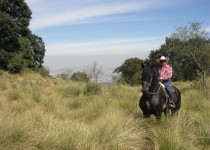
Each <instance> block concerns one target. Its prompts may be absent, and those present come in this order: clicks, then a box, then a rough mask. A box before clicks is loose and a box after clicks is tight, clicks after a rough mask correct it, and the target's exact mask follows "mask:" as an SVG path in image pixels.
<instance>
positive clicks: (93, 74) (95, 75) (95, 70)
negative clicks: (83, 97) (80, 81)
mask: <svg viewBox="0 0 210 150" xmlns="http://www.w3.org/2000/svg"><path fill="white" fill-rule="evenodd" d="M86 72H87V74H88V77H89V79H92V80H93V81H94V82H96V83H97V82H98V79H99V77H100V76H101V75H103V69H102V66H99V64H98V63H97V62H96V61H94V62H93V64H92V65H91V66H87V68H86Z"/></svg>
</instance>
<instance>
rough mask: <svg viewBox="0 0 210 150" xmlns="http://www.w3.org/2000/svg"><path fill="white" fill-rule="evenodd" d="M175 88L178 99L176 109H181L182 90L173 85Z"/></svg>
mask: <svg viewBox="0 0 210 150" xmlns="http://www.w3.org/2000/svg"><path fill="white" fill-rule="evenodd" d="M172 88H173V90H174V95H175V97H176V101H175V104H176V110H179V109H180V107H181V92H180V90H179V89H178V88H177V87H175V86H172Z"/></svg>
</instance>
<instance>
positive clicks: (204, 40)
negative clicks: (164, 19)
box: [148, 21, 210, 86]
mask: <svg viewBox="0 0 210 150" xmlns="http://www.w3.org/2000/svg"><path fill="white" fill-rule="evenodd" d="M160 55H165V56H167V57H169V58H170V63H171V65H173V70H174V75H173V80H195V79H199V80H200V81H201V83H202V85H203V86H205V77H206V76H207V74H208V73H209V71H210V45H209V37H208V33H207V32H206V30H205V29H203V28H202V23H201V22H196V21H195V22H192V23H189V25H188V26H184V27H178V28H177V29H176V31H175V32H174V33H173V34H171V35H170V36H169V37H167V38H166V40H165V43H164V44H163V45H161V48H160V49H157V50H155V51H151V52H150V54H149V57H148V58H149V59H150V60H154V59H157V58H158V57H160Z"/></svg>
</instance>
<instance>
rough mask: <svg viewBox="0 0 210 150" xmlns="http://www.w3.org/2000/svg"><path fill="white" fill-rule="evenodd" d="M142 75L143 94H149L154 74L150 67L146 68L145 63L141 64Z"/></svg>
mask: <svg viewBox="0 0 210 150" xmlns="http://www.w3.org/2000/svg"><path fill="white" fill-rule="evenodd" d="M141 67H142V73H141V82H142V89H141V91H142V92H147V91H148V90H149V87H150V85H151V82H152V73H151V69H150V68H149V67H146V65H145V64H144V63H142V64H141Z"/></svg>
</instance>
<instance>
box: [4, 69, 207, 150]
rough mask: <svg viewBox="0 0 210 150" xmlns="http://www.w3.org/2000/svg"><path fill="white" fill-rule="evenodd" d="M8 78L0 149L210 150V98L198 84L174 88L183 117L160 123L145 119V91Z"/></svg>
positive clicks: (24, 76) (34, 77)
mask: <svg viewBox="0 0 210 150" xmlns="http://www.w3.org/2000/svg"><path fill="white" fill-rule="evenodd" d="M3 74H4V75H3V78H0V134H1V136H0V149H6V150H7V149H8V150H13V149H14V150H15V149H23V150H24V149H25V150H30V149H32V150H33V149H35V150H36V149H40V150H49V149H50V150H62V149H63V150H64V149H65V150H67V149H68V150H71V149H78V150H81V149H87V150H101V149H113V150H139V149H141V150H167V149H170V150H177V149H180V150H188V149H189V150H191V149H193V150H196V149H197V150H200V149H203V150H208V149H210V126H209V124H210V117H209V116H210V111H209V108H210V95H209V93H208V91H206V92H205V91H200V90H199V89H198V88H197V87H196V86H195V85H196V84H194V83H193V82H179V83H174V84H175V85H176V86H177V87H179V89H180V90H181V92H182V105H181V109H180V111H179V114H178V115H175V116H170V117H168V118H166V117H164V116H163V117H162V119H161V121H160V122H157V121H156V120H155V117H153V116H151V117H150V118H147V119H145V118H143V115H142V112H141V111H140V109H139V106H138V102H139V98H140V96H141V92H140V87H129V86H124V85H113V86H104V85H98V84H86V83H76V82H72V81H67V80H65V81H64V80H56V79H51V78H43V77H42V76H41V75H39V74H35V73H30V72H28V73H23V74H20V75H11V74H8V73H6V72H3ZM209 83H210V82H209Z"/></svg>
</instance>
